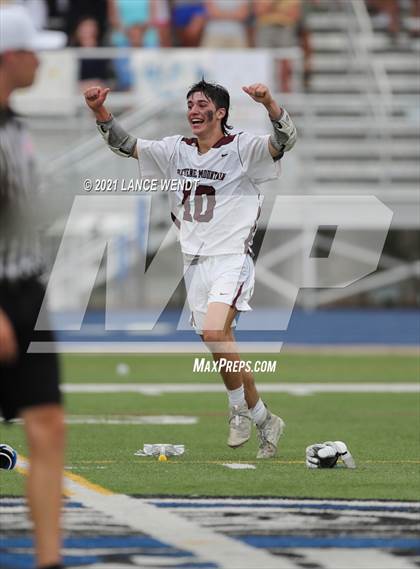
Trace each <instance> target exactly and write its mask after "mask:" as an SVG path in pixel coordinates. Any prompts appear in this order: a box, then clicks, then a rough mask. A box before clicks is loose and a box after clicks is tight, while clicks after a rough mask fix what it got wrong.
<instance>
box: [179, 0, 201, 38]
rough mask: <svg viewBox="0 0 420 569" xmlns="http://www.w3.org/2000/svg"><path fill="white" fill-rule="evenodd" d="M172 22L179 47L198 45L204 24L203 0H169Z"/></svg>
mask: <svg viewBox="0 0 420 569" xmlns="http://www.w3.org/2000/svg"><path fill="white" fill-rule="evenodd" d="M171 6H172V23H173V27H174V31H175V35H176V39H177V42H178V45H179V46H180V47H198V46H199V45H200V44H201V39H202V36H203V32H204V27H205V25H206V9H205V5H204V0H171Z"/></svg>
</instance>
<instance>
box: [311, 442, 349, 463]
mask: <svg viewBox="0 0 420 569" xmlns="http://www.w3.org/2000/svg"><path fill="white" fill-rule="evenodd" d="M339 458H341V460H342V461H343V462H344V465H345V466H346V467H347V468H356V463H355V462H354V459H353V457H352V455H351V454H350V452H349V450H348V448H347V445H346V444H345V443H343V442H342V441H334V442H333V441H326V442H325V443H315V444H313V445H310V446H308V447H307V448H306V466H307V467H308V468H334V466H335V465H336V464H337V461H338V459H339Z"/></svg>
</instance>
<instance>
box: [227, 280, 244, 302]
mask: <svg viewBox="0 0 420 569" xmlns="http://www.w3.org/2000/svg"><path fill="white" fill-rule="evenodd" d="M243 287H244V283H242V284H241V286H240V287H239V289H238V292H237V293H236V296H235V298H234V299H233V300H232V304H231V305H230V307H231V308H236V303H237V302H238V298H239V297H240V296H241V293H242V289H243Z"/></svg>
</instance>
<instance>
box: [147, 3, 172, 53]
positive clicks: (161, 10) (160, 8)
mask: <svg viewBox="0 0 420 569" xmlns="http://www.w3.org/2000/svg"><path fill="white" fill-rule="evenodd" d="M150 11H151V20H152V25H153V27H154V28H155V29H156V31H157V33H158V36H159V45H160V47H171V45H172V37H171V12H170V9H169V3H168V0H151V5H150Z"/></svg>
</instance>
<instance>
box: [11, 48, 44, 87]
mask: <svg viewBox="0 0 420 569" xmlns="http://www.w3.org/2000/svg"><path fill="white" fill-rule="evenodd" d="M3 57H4V58H5V62H6V65H7V74H8V75H9V77H10V79H11V81H12V83H13V87H14V88H15V89H21V88H24V87H30V86H31V85H32V83H33V82H34V80H35V73H36V70H37V68H38V66H39V59H38V57H37V55H36V54H35V53H34V52H33V51H27V50H23V49H22V50H19V51H10V52H6V53H5V54H4V56H3Z"/></svg>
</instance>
